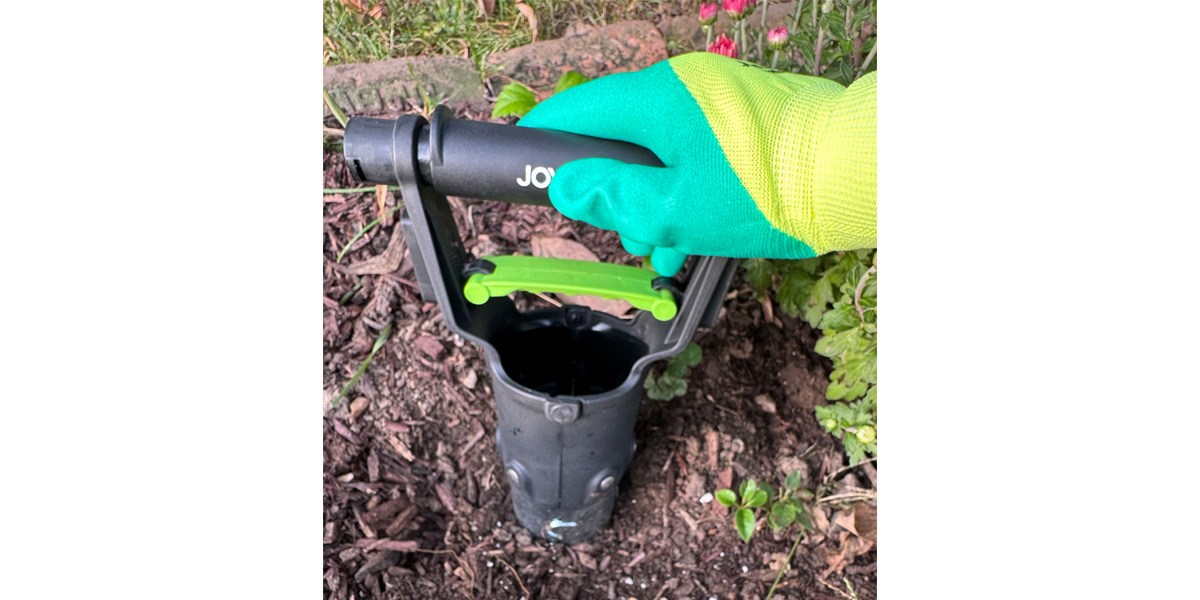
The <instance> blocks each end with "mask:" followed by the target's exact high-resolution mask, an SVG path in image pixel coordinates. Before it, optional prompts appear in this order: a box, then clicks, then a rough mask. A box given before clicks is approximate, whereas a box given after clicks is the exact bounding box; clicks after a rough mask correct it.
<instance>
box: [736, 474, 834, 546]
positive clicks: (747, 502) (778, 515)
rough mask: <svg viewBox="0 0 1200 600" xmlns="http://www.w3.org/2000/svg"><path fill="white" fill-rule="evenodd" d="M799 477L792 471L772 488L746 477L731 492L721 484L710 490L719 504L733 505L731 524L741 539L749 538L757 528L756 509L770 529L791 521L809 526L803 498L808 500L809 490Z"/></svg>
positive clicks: (786, 524)
mask: <svg viewBox="0 0 1200 600" xmlns="http://www.w3.org/2000/svg"><path fill="white" fill-rule="evenodd" d="M803 483H804V481H803V477H802V476H801V475H800V472H799V471H793V472H791V473H789V474H788V476H787V477H786V478H785V479H784V480H783V487H782V488H781V489H779V490H778V491H777V490H774V489H772V488H771V486H770V485H768V484H765V483H763V484H759V483H758V482H757V481H755V480H753V479H747V480H745V481H743V482H742V484H741V485H740V486H738V491H737V492H736V493H735V492H734V491H733V490H731V489H728V488H722V489H719V490H717V491H716V493H715V494H713V495H714V496H715V497H716V499H717V502H719V503H721V505H722V506H728V507H730V508H733V509H734V511H733V527H734V529H736V530H737V533H738V536H739V537H741V538H742V541H743V542H747V543H749V542H750V539H751V538H752V537H754V532H755V529H756V528H757V523H758V518H757V514H756V513H757V512H758V511H763V512H764V513H765V514H766V523H767V526H769V527H770V528H771V529H773V530H776V531H778V530H781V529H787V528H788V527H791V526H792V525H793V524H795V525H799V526H800V527H801V529H803V530H806V531H808V530H811V529H812V517H811V516H810V515H809V512H808V508H807V507H805V505H804V502H806V501H809V500H812V498H813V494H812V492H811V491H809V490H806V489H803V488H802V487H801V486H802V485H803Z"/></svg>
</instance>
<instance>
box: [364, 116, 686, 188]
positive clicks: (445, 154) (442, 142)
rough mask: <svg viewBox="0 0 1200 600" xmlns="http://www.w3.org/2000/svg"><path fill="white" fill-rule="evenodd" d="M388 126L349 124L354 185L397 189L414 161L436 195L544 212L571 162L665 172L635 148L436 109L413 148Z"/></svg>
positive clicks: (380, 122) (652, 157) (655, 160)
mask: <svg viewBox="0 0 1200 600" xmlns="http://www.w3.org/2000/svg"><path fill="white" fill-rule="evenodd" d="M404 118H413V117H401V119H404ZM394 123H395V121H394V120H391V119H365V118H361V117H355V118H352V119H350V121H349V123H347V125H346V136H345V140H344V147H345V154H346V162H347V163H348V165H349V166H350V170H351V172H352V173H353V174H354V176H355V178H357V179H359V180H360V181H365V182H369V183H385V184H391V185H396V184H398V183H399V181H398V180H397V177H396V175H395V172H396V170H395V165H396V163H397V161H414V160H415V161H416V163H417V165H418V171H419V173H420V174H421V178H422V179H423V180H424V181H422V183H424V184H426V185H431V186H432V187H433V188H434V189H435V190H436V191H437V192H438V193H439V194H442V195H446V196H464V197H468V198H484V199H488V200H501V201H504V202H516V203H522V204H541V205H549V204H550V196H549V194H548V192H547V188H548V187H549V185H550V180H551V179H552V178H553V176H554V173H555V171H557V170H558V168H559V167H561V166H562V165H564V164H566V163H568V162H570V161H573V160H577V159H580V158H592V157H603V158H612V159H615V160H619V161H622V162H627V163H633V164H639V165H647V166H655V167H661V166H663V165H662V162H661V161H660V160H659V159H658V157H657V156H655V155H654V153H653V152H651V151H649V150H647V149H646V148H643V147H641V146H637V145H634V144H629V143H626V142H619V141H615V140H607V139H601V138H594V137H589V136H584V135H576V134H572V133H565V132H561V131H549V130H544V129H533V128H525V127H515V126H512V125H504V124H499V123H487V122H482V121H471V120H464V119H455V118H453V117H452V116H451V115H450V114H449V110H447V109H445V108H444V107H440V106H439V107H438V108H437V109H436V110H435V111H434V113H433V115H432V120H431V122H430V124H429V125H428V126H424V127H421V128H420V132H419V133H418V134H417V137H418V139H417V140H416V143H415V144H414V143H413V141H412V140H396V139H394V138H393V133H392V132H393V131H396V129H395V127H394ZM413 154H416V156H415V157H414V156H413Z"/></svg>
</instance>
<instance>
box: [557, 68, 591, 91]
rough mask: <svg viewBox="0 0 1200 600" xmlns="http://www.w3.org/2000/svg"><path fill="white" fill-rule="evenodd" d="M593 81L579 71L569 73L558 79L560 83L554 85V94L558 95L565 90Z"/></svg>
mask: <svg viewBox="0 0 1200 600" xmlns="http://www.w3.org/2000/svg"><path fill="white" fill-rule="evenodd" d="M588 81H591V79H590V78H589V77H588V76H587V75H584V74H583V73H580V72H578V71H567V72H566V73H563V74H562V77H559V78H558V83H556V84H554V93H555V94H557V93H559V92H561V91H563V90H565V89H570V88H573V87H575V86H577V85H579V84H581V83H586V82H588Z"/></svg>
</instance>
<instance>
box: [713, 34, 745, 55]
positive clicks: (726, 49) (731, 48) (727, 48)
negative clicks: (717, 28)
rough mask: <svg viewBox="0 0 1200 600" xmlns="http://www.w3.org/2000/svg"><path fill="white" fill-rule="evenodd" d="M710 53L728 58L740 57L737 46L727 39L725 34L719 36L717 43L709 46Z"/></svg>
mask: <svg viewBox="0 0 1200 600" xmlns="http://www.w3.org/2000/svg"><path fill="white" fill-rule="evenodd" d="M708 51H709V52H715V53H717V54H720V55H721V56H728V57H729V58H737V57H738V51H737V44H735V43H733V40H731V39H729V38H727V37H725V34H723V33H722V34H721V35H718V36H717V39H716V41H714V42H713V43H712V44H710V45H709V46H708Z"/></svg>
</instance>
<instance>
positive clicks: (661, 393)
mask: <svg viewBox="0 0 1200 600" xmlns="http://www.w3.org/2000/svg"><path fill="white" fill-rule="evenodd" d="M698 364H700V346H699V345H697V344H696V342H691V343H689V344H688V345H687V348H684V350H683V352H680V353H679V354H676V355H675V356H672V357H671V358H670V359H668V360H667V366H666V368H664V369H663V372H662V375H659V376H657V377H656V376H655V375H654V374H653V373H651V374H650V375H648V376H647V377H646V383H645V384H644V385H645V388H646V395H647V396H649V397H651V398H653V399H655V400H670V399H672V398H678V397H679V396H682V395H684V394H686V393H687V389H688V383H687V379H686V377H687V374H688V371H690V370H691V369H692V367H694V366H696V365H698Z"/></svg>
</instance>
